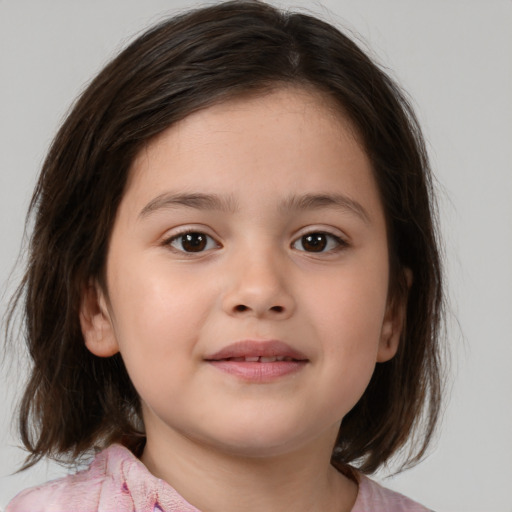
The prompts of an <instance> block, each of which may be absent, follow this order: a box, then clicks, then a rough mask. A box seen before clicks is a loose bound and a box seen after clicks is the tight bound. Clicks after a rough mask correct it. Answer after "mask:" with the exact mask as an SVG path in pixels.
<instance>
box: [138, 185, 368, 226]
mask: <svg viewBox="0 0 512 512" xmlns="http://www.w3.org/2000/svg"><path fill="white" fill-rule="evenodd" d="M183 206H184V207H186V208H194V209H196V210H217V211H222V212H227V213H235V212H236V211H237V210H238V206H237V202H236V201H235V199H234V198H233V197H231V196H226V197H223V196H219V195H216V194H203V193H200V192H196V193H164V194H161V195H159V196H157V197H155V198H154V199H152V200H151V201H150V202H149V203H148V204H147V205H146V206H144V208H143V209H142V210H141V211H140V213H139V218H143V217H147V216H148V215H150V214H151V213H153V212H156V211H158V210H162V209H164V210H166V209H173V208H177V207H183ZM324 208H335V209H339V210H342V211H343V212H348V213H352V214H355V215H356V216H358V217H359V218H360V219H361V220H363V221H364V222H365V223H369V222H370V217H369V215H368V213H367V211H366V210H365V209H364V208H363V206H362V205H361V204H360V203H358V202H357V201H355V200H353V199H351V198H350V197H348V196H346V195H343V194H304V195H299V196H297V195H293V196H290V197H288V198H287V199H285V200H284V201H283V202H282V204H281V205H280V210H282V211H298V210H320V209H324Z"/></svg>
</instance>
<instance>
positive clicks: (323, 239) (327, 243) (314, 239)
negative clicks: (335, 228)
mask: <svg viewBox="0 0 512 512" xmlns="http://www.w3.org/2000/svg"><path fill="white" fill-rule="evenodd" d="M196 235H197V237H198V238H199V240H198V239H197V237H196V239H195V240H194V239H193V236H196ZM185 237H189V242H191V243H193V244H196V245H197V244H199V245H198V250H197V251H196V250H185V248H184V247H183V243H184V241H185ZM201 238H202V240H201ZM308 238H309V240H307V239H308ZM176 242H178V243H180V245H181V248H180V247H176V246H175V245H174V244H175V243H176ZM212 242H213V244H212ZM298 243H302V244H303V245H302V246H303V247H304V243H311V244H313V246H314V245H315V244H318V243H319V244H320V246H319V250H310V251H307V250H305V249H298V248H297V247H296V244H298ZM333 244H334V247H333ZM163 245H165V246H169V247H171V248H172V249H173V250H175V251H177V252H180V253H182V254H201V253H204V252H206V251H209V250H212V249H214V248H219V247H222V246H221V244H219V243H218V242H217V241H216V240H214V238H213V237H211V236H210V235H207V234H206V233H204V232H203V231H199V230H192V229H191V230H187V231H183V232H181V233H177V234H175V235H173V236H172V237H170V238H167V239H166V240H165V241H164V242H163ZM212 245H213V246H212ZM347 246H348V243H347V242H346V241H345V240H343V239H342V238H340V237H339V236H336V235H334V234H332V233H328V232H326V231H310V232H308V233H305V234H303V235H301V236H300V237H298V238H297V239H295V240H294V241H293V242H292V243H291V247H292V248H293V249H295V250H298V251H300V252H305V253H311V254H325V253H333V252H336V251H339V250H342V249H344V248H346V247H347Z"/></svg>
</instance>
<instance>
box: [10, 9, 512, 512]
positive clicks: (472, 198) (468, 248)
mask: <svg viewBox="0 0 512 512" xmlns="http://www.w3.org/2000/svg"><path fill="white" fill-rule="evenodd" d="M192 5H197V4H196V3H195V2H186V1H179V0H174V1H173V0H167V1H165V0H145V1H144V2H142V1H140V0H103V1H99V0H95V1H93V0H88V1H87V2H79V1H70V0H60V1H59V0H46V1H40V0H0V148H1V150H0V233H1V239H2V243H1V246H0V283H1V286H2V291H6V292H7V295H8V293H9V291H11V290H12V286H13V282H15V280H16V277H17V276H18V275H19V272H17V273H16V272H15V274H14V278H13V280H11V281H7V279H8V276H9V273H10V271H11V270H12V268H13V266H14V263H15V260H16V257H17V254H18V251H19V247H20V243H21V240H22V234H23V222H24V215H25V211H26V208H27V206H28V201H29V197H30V194H31V190H32V188H33V185H34V182H35V178H36V175H37V172H38V168H39V167H40V164H41V161H42V159H43V157H44V154H45V151H46V149H47V147H48V144H49V143H50V140H51V138H52V136H53V134H54V133H55V131H56V129H57V127H58V126H59V123H60V122H61V121H62V119H63V116H64V114H65V112H66V111H67V109H68V108H69V106H70V104H71V103H72V101H73V99H74V98H75V97H76V95H77V94H78V93H79V92H80V91H81V90H82V89H83V87H84V85H85V84H86V83H87V82H88V81H89V80H90V79H91V78H92V76H93V75H94V74H95V73H96V72H97V71H99V69H100V68H101V67H102V66H103V65H104V64H105V63H106V62H107V61H108V60H109V58H111V57H112V56H113V55H114V54H115V53H116V52H117V51H118V50H119V49H121V48H122V47H123V46H124V45H125V44H126V43H127V42H128V41H130V40H131V38H132V37H133V36H134V35H135V34H137V33H140V31H141V30H143V29H144V28H145V27H147V26H148V25H149V24H151V23H153V22H156V21H158V20H160V19H161V18H162V17H163V16H164V15H165V13H168V12H175V11H176V9H179V8H183V7H189V6H192ZM279 5H283V6H292V7H300V6H307V7H308V9H310V10H311V11H313V12H315V13H318V14H320V15H321V16H324V17H325V18H327V19H328V20H330V21H331V22H334V23H336V24H338V25H339V26H342V27H345V28H348V29H349V30H353V31H355V32H357V33H359V34H361V36H362V38H363V39H364V40H365V41H366V42H367V44H368V46H369V47H370V48H371V49H372V52H373V55H374V56H376V57H377V59H378V60H379V61H380V62H381V63H382V64H383V65H385V66H386V67H388V68H390V69H391V70H392V71H391V73H392V74H393V75H394V76H395V77H397V78H398V80H399V81H400V82H401V83H402V85H403V86H404V87H405V89H406V90H407V91H408V92H409V93H410V95H411V96H412V97H413V99H414V104H415V105H416V108H417V111H418V114H419V117H420V120H421V121H422V124H423V127H424V130H425V134H426V137H427V139H428V143H429V149H430V154H431V158H432V163H433V167H434V170H435V172H436V175H437V178H438V181H439V189H440V202H441V213H442V228H443V233H444V236H445V243H446V258H447V273H448V284H449V293H450V297H451V301H452V303H451V304H452V315H451V320H450V332H449V334H450V336H449V339H450V344H451V348H452V360H453V361H452V368H451V382H452V385H451V392H450V400H449V402H448V405H447V407H446V412H445V417H444V422H443V425H442V430H441V432H440V434H439V436H438V439H437V442H436V444H435V446H434V447H433V449H432V450H431V455H430V456H429V457H428V458H427V459H426V460H425V461H424V462H423V463H422V464H420V465H419V466H418V467H417V468H415V469H413V470H411V471H408V472H406V473H403V474H401V475H399V476H397V477H395V478H392V479H387V480H385V484H386V485H388V486H390V487H392V488H394V489H397V490H399V491H401V492H403V493H405V494H407V495H409V496H411V497H413V498H415V499H417V500H418V501H421V502H423V503H424V504H425V505H428V506H429V507H431V508H433V509H435V510H437V512H448V511H450V512H451V511H457V512H462V511H464V512H476V511H478V512H510V511H512V483H511V482H512V399H511V396H512V335H511V333H512V93H511V91H512V1H510V0H487V1H484V0H429V1H427V0H423V1H420V0H331V1H327V0H325V1H324V2H323V4H322V5H320V4H317V3H311V2H305V1H296V2H293V3H292V2H290V1H282V2H280V3H279ZM5 304H6V297H5V296H4V297H3V298H2V302H1V308H2V310H1V312H3V311H4V310H5ZM9 366H10V369H11V370H12V371H10V372H7V371H6V370H7V369H8V367H9ZM2 372H3V374H2V379H1V380H0V393H1V396H2V400H3V402H2V407H1V408H0V506H1V505H5V503H6V502H7V500H8V499H9V498H10V497H12V496H13V495H14V494H15V493H16V492H18V491H19V490H20V489H22V488H24V487H26V486H28V485H34V484H36V483H39V482H42V481H44V480H46V479H48V478H50V477H53V476H56V475H58V474H62V472H63V470H62V469H60V468H56V467H55V466H51V465H46V464H40V465H38V466H37V467H36V468H34V469H33V470H30V471H29V472H26V473H22V474H20V475H14V476H9V475H10V473H12V472H13V471H14V470H15V469H16V467H17V465H18V464H19V463H20V461H21V460H22V457H23V452H22V451H21V450H19V449H18V448H16V444H17V441H16V438H15V437H14V436H13V434H12V429H10V426H9V423H10V420H11V418H12V414H13V413H12V401H13V397H14V396H15V394H16V391H17V388H18V387H19V383H18V380H17V376H19V375H23V369H22V366H19V365H18V364H17V363H16V362H13V363H12V364H9V365H7V367H3V368H2ZM383 475H384V473H383ZM383 475H381V476H383Z"/></svg>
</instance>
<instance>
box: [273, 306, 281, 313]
mask: <svg viewBox="0 0 512 512" xmlns="http://www.w3.org/2000/svg"><path fill="white" fill-rule="evenodd" d="M270 311H274V312H276V313H282V312H283V311H284V308H283V306H272V307H271V308H270Z"/></svg>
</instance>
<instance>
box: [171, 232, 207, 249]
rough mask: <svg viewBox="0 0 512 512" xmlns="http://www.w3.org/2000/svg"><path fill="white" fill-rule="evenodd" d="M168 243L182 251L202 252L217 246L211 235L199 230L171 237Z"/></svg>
mask: <svg viewBox="0 0 512 512" xmlns="http://www.w3.org/2000/svg"><path fill="white" fill-rule="evenodd" d="M169 245H171V246H172V247H174V249H177V250H178V251H182V252H203V251H206V250H208V249H213V248H214V247H217V244H216V242H215V241H214V240H213V238H212V237H211V236H208V235H206V234H205V233H200V232H190V233H184V234H182V235H178V236H176V237H174V238H172V239H171V240H170V242H169Z"/></svg>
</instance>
